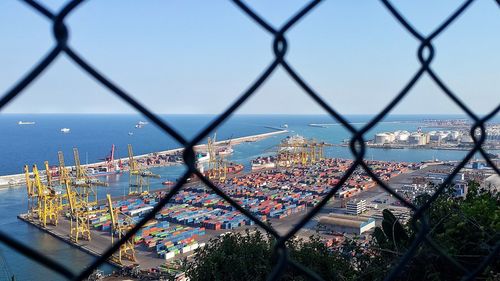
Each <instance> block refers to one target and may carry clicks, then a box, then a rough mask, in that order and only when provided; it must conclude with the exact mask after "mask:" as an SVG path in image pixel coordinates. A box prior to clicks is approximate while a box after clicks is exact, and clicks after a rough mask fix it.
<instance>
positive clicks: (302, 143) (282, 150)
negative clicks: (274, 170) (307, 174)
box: [277, 136, 332, 167]
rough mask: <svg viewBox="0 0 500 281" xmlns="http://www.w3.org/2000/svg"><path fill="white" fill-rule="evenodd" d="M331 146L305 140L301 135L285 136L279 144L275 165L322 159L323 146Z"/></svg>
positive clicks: (304, 163)
mask: <svg viewBox="0 0 500 281" xmlns="http://www.w3.org/2000/svg"><path fill="white" fill-rule="evenodd" d="M325 146H332V145H331V144H328V143H325V142H317V141H316V140H314V139H312V140H306V139H305V138H303V137H298V136H296V137H292V138H287V139H285V140H284V141H282V142H281V143H280V144H279V146H278V147H279V148H278V154H277V165H278V166H279V167H292V166H295V165H297V164H302V165H308V164H314V163H316V162H317V161H321V160H323V159H324V147H325Z"/></svg>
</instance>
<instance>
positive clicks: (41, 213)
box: [28, 165, 61, 227]
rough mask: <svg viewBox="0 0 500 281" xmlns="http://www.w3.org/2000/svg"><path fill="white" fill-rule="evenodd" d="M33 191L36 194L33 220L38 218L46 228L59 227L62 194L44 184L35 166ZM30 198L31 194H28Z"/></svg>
mask: <svg viewBox="0 0 500 281" xmlns="http://www.w3.org/2000/svg"><path fill="white" fill-rule="evenodd" d="M33 177H34V179H33V185H32V191H33V193H34V194H35V196H34V198H35V200H34V201H35V202H33V203H34V204H33V205H35V206H33V207H34V211H33V215H35V216H33V218H35V217H37V218H38V220H39V223H40V224H41V225H42V226H44V227H46V226H47V224H52V225H57V222H58V219H59V211H60V210H61V207H60V204H61V193H58V192H56V191H55V190H54V189H53V188H52V187H50V186H47V185H45V184H43V183H42V180H41V178H40V173H39V172H38V168H37V166H36V165H33ZM33 187H34V188H33ZM28 196H29V194H28Z"/></svg>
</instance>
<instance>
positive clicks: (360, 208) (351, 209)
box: [346, 199, 366, 216]
mask: <svg viewBox="0 0 500 281" xmlns="http://www.w3.org/2000/svg"><path fill="white" fill-rule="evenodd" d="M346 208H347V211H346V212H347V214H350V215H354V216H357V215H359V214H362V213H364V212H366V200H358V199H354V200H351V201H349V202H347V204H346Z"/></svg>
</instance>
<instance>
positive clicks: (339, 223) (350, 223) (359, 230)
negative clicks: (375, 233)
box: [318, 213, 375, 235]
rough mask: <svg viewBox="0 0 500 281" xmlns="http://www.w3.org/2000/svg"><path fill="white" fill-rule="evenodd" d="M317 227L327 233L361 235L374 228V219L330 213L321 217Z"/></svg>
mask: <svg viewBox="0 0 500 281" xmlns="http://www.w3.org/2000/svg"><path fill="white" fill-rule="evenodd" d="M318 225H319V227H321V228H322V229H324V230H327V231H333V232H337V233H346V234H356V235H361V234H363V233H364V232H366V231H369V230H371V229H373V228H375V219H374V218H367V217H360V216H351V215H344V214H335V213H332V214H329V215H328V216H324V217H321V218H320V219H319V224H318Z"/></svg>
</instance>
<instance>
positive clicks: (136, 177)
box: [128, 144, 160, 195]
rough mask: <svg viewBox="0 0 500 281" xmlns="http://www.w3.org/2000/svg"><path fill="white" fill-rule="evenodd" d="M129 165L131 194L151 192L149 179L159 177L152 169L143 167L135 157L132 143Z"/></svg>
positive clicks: (129, 150) (129, 148) (129, 151)
mask: <svg viewBox="0 0 500 281" xmlns="http://www.w3.org/2000/svg"><path fill="white" fill-rule="evenodd" d="M128 165H129V191H128V193H129V195H141V194H148V193H149V179H150V178H159V177H160V175H157V174H154V173H153V172H151V171H150V170H148V169H146V168H143V167H141V166H140V165H139V163H138V162H137V160H136V159H134V152H133V150H132V145H131V144H129V145H128Z"/></svg>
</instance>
